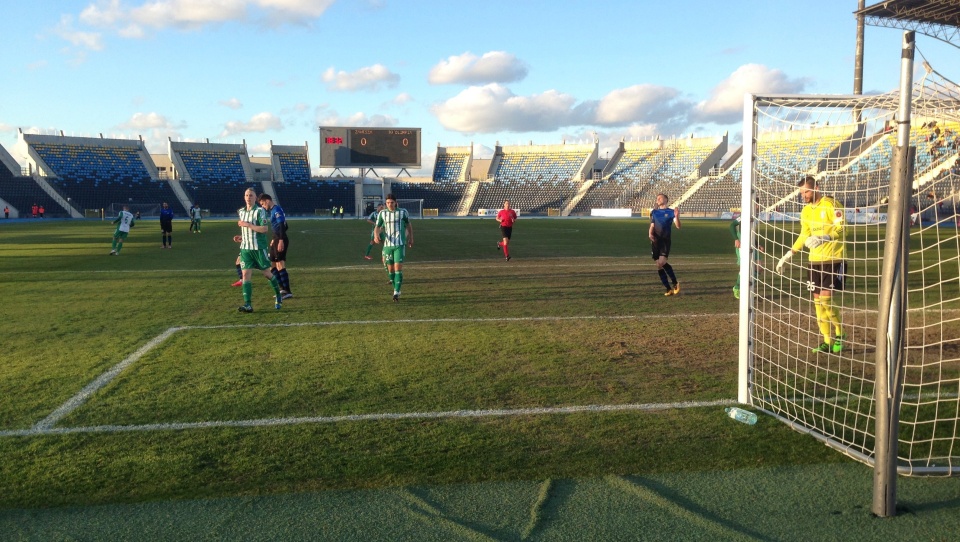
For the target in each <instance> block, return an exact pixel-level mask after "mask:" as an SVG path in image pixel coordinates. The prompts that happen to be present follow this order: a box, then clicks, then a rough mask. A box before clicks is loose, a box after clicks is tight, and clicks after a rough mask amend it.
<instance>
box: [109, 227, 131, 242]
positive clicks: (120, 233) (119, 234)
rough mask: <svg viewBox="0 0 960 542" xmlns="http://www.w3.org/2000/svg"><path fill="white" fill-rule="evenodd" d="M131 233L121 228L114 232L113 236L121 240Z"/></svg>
mask: <svg viewBox="0 0 960 542" xmlns="http://www.w3.org/2000/svg"><path fill="white" fill-rule="evenodd" d="M129 233H130V232H128V231H120V230H117V231H115V232H113V238H114V239H120V240H121V241H122V240H124V239H126V238H127V235H128V234H129Z"/></svg>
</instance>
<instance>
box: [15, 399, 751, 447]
mask: <svg viewBox="0 0 960 542" xmlns="http://www.w3.org/2000/svg"><path fill="white" fill-rule="evenodd" d="M734 404H737V401H736V400H734V399H720V400H716V401H685V402H680V403H647V404H627V405H577V406H565V407H540V408H510V409H502V408H498V409H484V410H451V411H446V412H386V413H379V414H348V415H344V416H307V417H297V418H262V419H255V420H227V421H208V422H184V423H150V424H140V425H94V426H87V427H40V426H39V424H38V425H36V426H34V427H33V428H31V429H20V430H8V431H0V438H2V437H33V436H43V435H65V434H72V433H123V432H135V431H179V430H185V429H210V428H221V427H274V426H281V425H305V424H331V423H343V422H375V421H390V420H439V419H450V418H495V417H507V416H543V415H555V414H577V413H582V412H586V413H595V412H624V411H657V410H668V409H680V408H703V407H717V406H727V405H734Z"/></svg>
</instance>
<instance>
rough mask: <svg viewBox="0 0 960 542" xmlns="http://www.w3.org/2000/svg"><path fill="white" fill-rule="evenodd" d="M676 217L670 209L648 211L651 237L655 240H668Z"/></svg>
mask: <svg viewBox="0 0 960 542" xmlns="http://www.w3.org/2000/svg"><path fill="white" fill-rule="evenodd" d="M676 216H677V214H676V212H675V211H674V210H673V209H670V208H666V209H654V210H652V211H650V222H651V223H653V235H654V236H655V237H656V238H657V239H670V232H671V231H672V228H673V219H674V218H675V217H676Z"/></svg>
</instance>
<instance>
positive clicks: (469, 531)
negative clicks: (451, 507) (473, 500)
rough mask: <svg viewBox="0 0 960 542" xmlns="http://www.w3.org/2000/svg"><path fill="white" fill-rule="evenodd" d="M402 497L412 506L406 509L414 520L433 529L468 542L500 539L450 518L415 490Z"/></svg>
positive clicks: (407, 491) (407, 490) (401, 495)
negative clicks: (468, 541) (449, 532)
mask: <svg viewBox="0 0 960 542" xmlns="http://www.w3.org/2000/svg"><path fill="white" fill-rule="evenodd" d="M400 497H401V498H402V499H403V500H404V501H406V502H408V503H409V504H410V506H408V507H407V508H406V509H407V511H409V512H410V513H411V514H412V515H413V517H414V518H416V519H417V520H419V521H422V522H424V523H426V524H427V525H430V526H431V527H440V528H442V529H444V530H447V531H452V532H453V533H455V534H456V535H457V537H463V538H464V539H467V540H482V541H490V542H496V541H497V540H499V539H498V538H496V537H494V536H491V535H489V534H487V533H484V532H482V531H480V530H478V529H477V528H476V527H471V526H470V525H467V524H465V523H464V522H462V521H459V520H456V519H452V518H450V517H448V516H447V515H446V514H445V513H444V512H443V510H440V509H439V508H437V507H436V506H435V505H434V504H433V503H431V502H430V501H428V500H427V499H425V498H424V497H421V496H420V495H417V494H416V493H415V492H414V491H413V490H411V489H409V488H407V489H405V490H403V491H401V492H400Z"/></svg>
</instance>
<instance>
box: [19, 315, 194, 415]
mask: <svg viewBox="0 0 960 542" xmlns="http://www.w3.org/2000/svg"><path fill="white" fill-rule="evenodd" d="M181 329H182V328H179V327H172V328H170V329H168V330H166V331H164V332H163V333H161V334H160V335H157V336H156V337H154V338H153V339H151V340H150V341H149V342H147V344H145V345H143V346H141V347H140V348H139V349H138V350H137V351H136V352H134V353H133V354H130V355H129V356H128V357H127V359H125V360H123V361H121V362H120V363H118V364H116V365H114V366H113V367H111V368H110V369H109V370H108V371H107V372H105V373H103V374H101V375H100V376H98V377H97V378H96V379H95V380H94V381H93V382H91V383H89V384H87V385H86V386H85V387H84V388H83V389H82V390H80V393H78V394H76V395H74V396H73V397H71V398H70V399H69V400H68V401H67V402H66V403H64V404H62V405H60V408H58V409H56V410H54V411H53V412H52V413H50V415H49V416H47V417H46V418H44V419H42V420H40V421H39V422H37V423H36V425H34V426H33V427H34V428H35V429H38V430H43V429H48V428H50V427H53V426H54V424H56V423H57V422H58V421H60V420H61V419H62V418H63V417H64V416H66V415H67V414H70V413H71V412H73V411H74V410H76V409H77V408H79V407H80V406H81V405H82V404H83V403H85V402H87V399H89V398H90V396H91V395H93V394H94V393H96V392H97V391H98V390H100V389H101V388H103V387H104V386H106V385H107V384H109V383H110V381H111V380H113V379H114V378H116V376H117V375H118V374H120V373H121V372H122V371H123V370H124V369H126V368H127V367H129V366H130V365H132V364H133V363H134V362H136V361H137V360H139V359H140V358H141V357H143V355H144V354H146V353H147V352H149V351H150V350H152V349H153V348H154V347H156V346H157V345H158V344H160V343H162V342H163V341H165V340H167V339H168V338H169V337H170V336H171V335H173V334H174V333H176V332H177V331H180V330H181Z"/></svg>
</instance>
